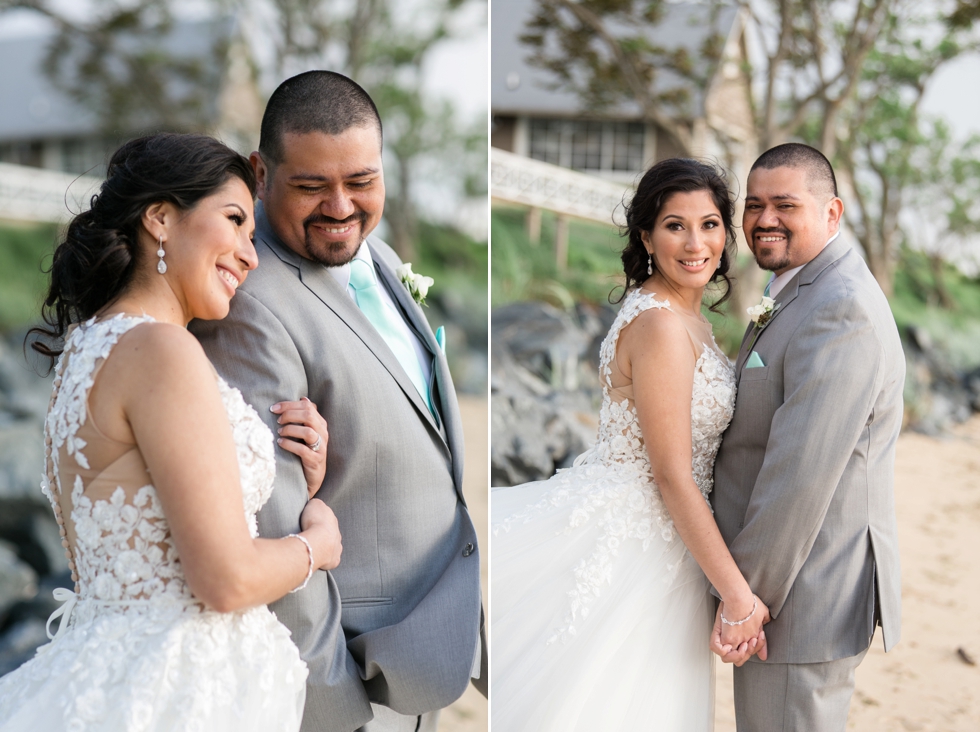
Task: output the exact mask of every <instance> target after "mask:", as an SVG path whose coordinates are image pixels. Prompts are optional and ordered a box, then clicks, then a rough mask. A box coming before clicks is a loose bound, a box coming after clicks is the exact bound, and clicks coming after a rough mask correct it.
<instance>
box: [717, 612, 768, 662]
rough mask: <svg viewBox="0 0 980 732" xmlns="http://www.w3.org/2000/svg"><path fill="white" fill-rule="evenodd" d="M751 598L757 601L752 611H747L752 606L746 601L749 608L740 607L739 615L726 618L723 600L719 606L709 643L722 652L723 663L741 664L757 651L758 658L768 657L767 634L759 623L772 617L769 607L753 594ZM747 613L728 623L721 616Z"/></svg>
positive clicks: (719, 652)
mask: <svg viewBox="0 0 980 732" xmlns="http://www.w3.org/2000/svg"><path fill="white" fill-rule="evenodd" d="M753 600H754V602H755V603H757V604H756V607H755V611H754V612H751V615H750V614H749V612H750V611H751V610H752V606H751V605H749V607H748V610H747V611H743V614H742V615H741V617H734V618H729V617H728V615H729V613H728V612H726V611H725V603H724V602H721V603H720V604H719V606H718V612H717V613H716V615H715V626H714V628H713V630H712V634H711V643H710V646H711V650H712V651H714V652H715V653H716V654H718V655H719V656H721V659H722V661H724V662H725V663H734V664H735V665H736V666H741V665H742V664H743V663H745V662H746V661H747V660H748V659H749V658H750V657H751V656H753V655H755V654H759V658H760V659H761V660H763V661H765V660H766V658H768V646H767V643H766V634H765V631H764V630H763V629H762V626H763V625H765V624H766V623H768V622H769V621H770V620H771V617H770V614H769V608H768V607H767V606H766V604H765V603H764V602H762V600H760V599H759V598H758V597H756V596H754V595H753ZM737 609H741V608H737ZM746 616H748V619H747V620H745V622H743V623H741V624H739V625H729V624H727V623H724V622H723V621H722V617H724V618H725V619H726V620H740V619H742V618H745V617H746Z"/></svg>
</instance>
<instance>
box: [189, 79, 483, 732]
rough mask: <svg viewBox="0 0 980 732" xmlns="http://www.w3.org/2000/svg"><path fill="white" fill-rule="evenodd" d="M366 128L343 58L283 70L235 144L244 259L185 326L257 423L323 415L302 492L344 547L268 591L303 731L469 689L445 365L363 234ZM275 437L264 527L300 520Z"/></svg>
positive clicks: (374, 723)
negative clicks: (246, 269)
mask: <svg viewBox="0 0 980 732" xmlns="http://www.w3.org/2000/svg"><path fill="white" fill-rule="evenodd" d="M381 145H382V132H381V120H380V118H379V116H378V111H377V109H376V107H375V106H374V102H373V101H372V100H371V98H370V97H369V96H368V95H367V93H366V92H365V91H364V90H363V89H362V88H361V87H360V86H358V85H357V84H355V83H354V82H353V81H351V80H350V79H348V78H347V77H344V76H341V75H340V74H335V73H332V72H329V71H310V72H307V73H304V74H300V75H299V76H295V77H293V78H291V79H288V80H287V81H285V82H283V83H282V85H280V87H279V88H278V89H277V90H276V91H275V93H273V95H272V97H271V98H270V100H269V104H268V106H267V108H266V111H265V115H264V117H263V119H262V130H261V140H260V142H259V150H258V152H253V153H252V156H251V160H252V164H253V166H254V167H255V171H256V176H257V178H258V196H259V198H260V199H261V201H262V202H261V204H260V205H259V206H257V207H256V232H255V248H256V251H257V252H258V256H259V262H260V266H259V268H258V269H257V270H255V271H254V272H253V273H251V275H250V276H249V277H248V280H247V281H246V282H245V283H244V284H243V285H242V287H241V289H240V290H239V292H238V294H237V296H236V297H235V298H233V299H232V303H231V312H230V314H229V315H228V317H227V318H225V319H224V320H222V321H212V322H201V321H197V322H196V324H195V327H194V332H195V334H196V335H197V336H198V337H199V338H200V339H201V342H202V343H203V344H204V347H205V350H206V351H207V353H208V356H210V358H211V360H212V361H213V362H214V365H215V367H216V368H217V369H218V371H219V372H220V373H221V374H222V375H223V376H224V377H225V378H226V379H227V380H228V381H229V382H230V383H231V384H232V385H233V386H237V387H238V388H239V389H241V391H242V394H243V395H244V397H245V400H246V401H247V402H249V403H250V404H252V405H253V406H254V407H255V408H256V409H257V410H258V412H259V414H261V415H264V419H265V420H266V422H267V424H268V425H269V426H270V427H271V428H272V429H273V430H275V429H276V428H277V427H279V425H278V424H277V420H276V415H275V414H273V413H271V412H270V406H271V405H273V404H275V403H276V402H280V401H284V400H297V399H299V398H300V397H303V396H307V397H309V398H310V399H311V400H312V401H313V402H314V403H315V404H316V405H317V406H318V407H319V410H320V413H321V414H322V415H323V416H324V418H325V419H326V421H327V425H328V428H329V430H330V440H329V453H328V457H327V473H326V478H325V480H324V482H323V486H322V488H321V489H320V492H319V493H318V494H317V495H318V497H320V498H322V499H323V500H324V501H325V502H326V503H327V504H328V505H330V507H331V508H332V509H333V511H334V513H336V515H337V519H338V522H339V524H340V530H341V533H342V534H343V542H344V553H343V558H342V560H341V563H340V566H339V567H337V569H335V570H333V571H332V572H330V573H327V572H316V573H315V576H314V577H313V579H311V580H310V582H309V585H308V586H307V587H306V588H305V589H304V590H302V591H300V592H297V593H295V594H289V595H287V596H286V597H284V598H283V599H282V600H280V601H278V602H276V603H273V604H272V609H273V610H274V611H275V613H276V615H277V616H278V617H279V619H280V620H281V621H282V622H283V623H284V624H285V625H286V626H287V627H288V628H289V629H290V630H291V632H292V638H293V641H295V642H296V644H297V646H299V650H300V654H301V655H302V657H303V659H304V660H305V661H306V663H307V665H308V666H309V671H310V675H309V678H308V679H307V695H306V711H305V715H304V718H303V727H302V729H303V732H352V731H353V730H362V731H363V732H417V731H420V730H425V731H429V732H431V731H433V730H435V728H436V721H437V717H438V710H439V709H440V708H442V707H444V706H447V705H449V704H450V703H452V702H453V701H455V700H456V699H457V698H458V697H459V696H460V695H461V694H462V693H463V692H464V691H465V689H466V686H467V684H468V683H469V681H470V678H471V677H479V678H480V679H481V680H483V682H482V683H483V684H484V686H483V687H482V689H481V690H482V691H483V693H484V694H485V693H486V691H485V689H486V687H485V679H486V678H487V674H486V653H485V650H484V649H485V644H483V643H482V642H481V622H482V621H481V600H480V560H479V552H478V550H477V548H476V541H477V540H476V532H475V531H474V528H473V524H472V522H471V521H470V517H469V513H468V511H467V509H466V502H465V500H464V499H463V494H462V476H463V462H462V460H463V434H462V427H461V422H460V415H459V408H458V405H457V403H456V395H455V392H454V390H453V383H452V380H451V378H450V375H449V368H448V366H447V364H446V358H445V355H444V354H443V352H442V350H441V348H440V347H439V345H438V344H437V342H436V339H435V337H434V336H433V334H432V331H431V330H430V328H429V326H428V324H427V323H426V320H425V316H424V314H423V313H422V310H421V308H420V307H419V306H418V305H417V304H416V303H415V302H414V301H413V299H412V296H411V295H410V294H409V291H408V290H407V288H406V287H405V285H403V284H402V283H401V282H400V281H399V279H398V277H397V276H396V275H395V269H396V267H398V266H399V265H400V264H401V262H400V260H399V259H398V257H397V256H396V255H395V253H394V252H393V251H392V250H391V249H390V248H389V247H388V246H387V245H386V244H385V243H384V242H382V241H380V240H379V239H376V238H375V237H373V236H370V234H371V232H372V231H373V230H374V228H375V227H376V226H377V225H378V222H379V221H380V219H381V213H382V209H383V208H384V198H385V188H384V175H383V170H382V164H381ZM276 454H277V461H276V471H277V475H276V484H275V490H274V492H273V494H272V497H271V499H270V500H269V502H268V504H266V506H265V507H264V508H263V509H262V510H261V511H260V512H259V516H258V522H259V533H260V534H261V535H262V536H266V537H280V536H285V535H287V534H289V533H292V532H296V531H299V526H298V521H299V515H300V513H301V511H302V510H303V506H304V505H305V503H306V500H307V489H306V481H305V479H304V476H303V471H302V467H301V464H300V462H299V461H298V460H296V459H295V456H293V455H291V454H289V453H287V452H286V451H284V450H282V449H277V451H276ZM481 657H482V666H483V668H482V670H481Z"/></svg>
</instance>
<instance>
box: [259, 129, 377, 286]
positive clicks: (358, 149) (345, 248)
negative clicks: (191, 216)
mask: <svg viewBox="0 0 980 732" xmlns="http://www.w3.org/2000/svg"><path fill="white" fill-rule="evenodd" d="M282 149H283V159H282V161H281V162H279V163H278V164H276V165H274V166H269V165H267V164H266V162H265V161H264V160H263V159H262V156H261V155H260V154H259V153H252V164H253V165H254V166H255V172H256V177H257V178H258V184H259V198H261V199H262V203H263V208H264V210H265V213H266V215H267V216H268V217H269V223H270V224H271V225H272V228H273V230H274V231H275V232H276V235H277V236H278V237H279V239H280V240H281V241H282V242H283V244H285V245H286V246H288V247H289V248H290V249H292V250H293V251H294V252H296V253H297V254H299V255H300V256H301V257H306V258H307V259H312V260H314V261H317V262H320V263H321V264H324V265H326V266H328V267H337V266H340V265H343V264H346V263H347V262H349V261H350V260H351V259H352V258H353V257H354V255H355V254H356V253H357V249H358V247H360V245H361V242H362V241H364V238H365V237H366V236H367V235H368V234H369V233H371V232H372V231H373V230H374V228H375V227H376V226H377V225H378V222H379V221H380V220H381V213H382V212H383V211H384V202H385V185H384V174H383V171H382V168H381V140H380V137H379V133H378V129H377V127H375V126H374V125H367V126H361V127H351V128H349V129H347V130H344V131H343V132H342V133H340V134H339V135H328V134H326V133H324V132H307V133H293V132H287V133H284V134H283V137H282Z"/></svg>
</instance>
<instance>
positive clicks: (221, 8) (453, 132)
mask: <svg viewBox="0 0 980 732" xmlns="http://www.w3.org/2000/svg"><path fill="white" fill-rule="evenodd" d="M465 2H466V0H418V2H415V3H413V4H412V5H411V7H410V8H409V7H408V6H407V4H406V3H404V2H398V1H397V0H360V1H359V2H355V3H340V2H336V1H334V0H206V2H203V3H201V5H200V7H202V8H204V9H205V10H207V11H208V12H210V14H211V16H212V17H213V18H215V19H216V20H215V21H214V23H215V24H217V25H222V24H223V25H224V26H228V27H229V28H230V26H231V24H232V22H231V20H230V19H231V18H236V17H237V18H252V19H255V20H256V21H257V22H259V23H263V24H264V25H263V27H267V28H269V29H270V31H271V32H270V33H269V34H268V35H269V37H270V38H271V39H272V40H273V42H274V44H275V58H274V59H273V65H274V67H275V68H274V69H273V70H272V74H271V76H273V77H274V81H275V83H278V81H280V80H282V79H283V78H286V77H288V76H290V75H292V74H295V73H299V72H301V71H305V70H307V69H312V68H330V69H334V70H336V71H339V72H341V73H345V74H347V75H348V76H350V77H351V78H353V79H355V80H356V81H358V82H359V83H360V84H361V85H362V86H364V87H365V89H367V90H368V92H369V93H370V94H371V95H372V97H373V98H374V99H375V102H376V103H377V105H378V108H379V111H380V113H381V117H382V120H383V121H384V123H385V140H386V149H387V151H388V152H389V153H390V155H391V160H390V161H389V163H393V164H392V165H390V166H389V169H388V171H387V172H388V176H387V182H388V189H387V192H388V195H387V203H386V215H385V219H386V221H387V222H388V224H389V226H390V229H391V242H390V243H391V244H392V246H393V247H394V248H395V249H396V250H397V251H398V253H399V254H400V255H401V256H402V257H403V258H404V259H407V260H411V259H412V257H413V256H414V252H415V242H416V239H417V236H418V231H417V229H418V226H417V224H418V221H417V218H418V214H417V210H418V201H417V200H416V188H417V176H418V169H419V167H420V166H422V165H424V164H425V163H424V161H426V160H428V161H430V162H431V161H432V160H434V159H438V160H441V161H442V162H443V166H442V168H443V170H442V171H440V175H441V177H442V178H443V179H444V180H448V181H454V186H455V188H456V190H457V191H459V192H462V193H464V194H465V193H468V192H469V190H470V188H471V187H472V186H471V184H472V181H473V180H474V177H475V176H477V175H478V174H479V173H480V171H482V176H483V177H484V178H485V177H486V152H485V147H486V129H485V125H481V126H480V127H479V129H477V128H471V129H460V122H459V121H458V119H457V118H456V114H455V110H454V108H453V105H452V103H451V102H448V101H445V100H432V99H429V98H428V95H427V94H426V93H425V90H424V89H423V84H422V82H423V79H422V75H423V66H424V64H425V62H426V59H427V57H428V54H429V53H430V51H431V50H432V49H433V48H434V47H435V46H436V44H437V43H438V42H439V41H441V40H443V39H445V38H449V37H451V36H452V35H453V34H454V33H456V32H457V31H458V28H457V27H456V26H457V24H458V18H459V16H460V15H461V10H462V9H463V6H464V4H465ZM471 2H472V0H471ZM477 2H479V0H477ZM172 5H173V3H172V2H170V0H91V8H90V9H89V11H88V12H87V13H86V14H85V18H84V20H79V19H76V18H75V17H74V16H72V15H70V14H66V13H65V12H63V9H64V4H63V3H60V2H56V0H0V10H3V9H7V8H14V7H17V8H27V9H31V10H34V11H36V12H39V13H41V14H43V15H44V16H46V17H48V18H49V19H50V20H51V21H52V22H53V23H54V25H55V28H56V34H55V36H54V38H53V39H52V42H51V45H50V51H49V53H48V58H47V62H46V71H47V73H48V75H49V76H50V78H51V79H52V81H53V82H54V84H55V85H56V86H57V87H59V88H60V89H62V90H63V91H65V92H66V93H67V94H68V95H69V96H70V97H71V98H73V99H74V100H75V101H77V102H78V103H80V104H81V105H82V106H84V107H86V108H88V109H90V110H92V111H93V112H95V114H96V115H98V118H99V119H100V121H101V125H102V127H103V129H104V130H105V131H106V132H107V134H108V135H110V136H113V137H117V138H118V137H121V136H125V135H128V134H132V133H133V132H134V131H137V130H146V129H168V130H175V131H211V128H212V126H213V118H214V112H215V105H216V104H217V100H218V97H219V90H220V88H221V85H222V81H223V76H222V75H223V72H224V69H225V68H226V66H227V62H226V59H227V54H228V36H229V34H228V33H224V34H222V33H216V34H214V40H215V42H214V44H213V46H212V47H211V48H210V49H209V50H208V51H207V53H205V54H204V55H201V56H198V57H190V58H189V57H187V55H186V53H182V52H181V49H180V48H179V47H178V46H175V45H174V44H173V43H171V42H170V41H171V39H170V36H169V35H168V34H169V33H170V31H171V30H172V29H173V27H174V23H175V18H174V15H173V10H172ZM484 22H485V21H484ZM257 72H258V70H257V69H253V70H252V71H251V73H253V74H255V73H257ZM269 91H271V89H269ZM481 148H484V149H481ZM484 185H485V184H484ZM468 186H469V188H468Z"/></svg>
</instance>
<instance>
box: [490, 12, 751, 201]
mask: <svg viewBox="0 0 980 732" xmlns="http://www.w3.org/2000/svg"><path fill="white" fill-rule="evenodd" d="M537 1H538V0H494V3H493V15H492V24H493V25H492V35H491V58H492V61H491V76H490V94H491V102H490V103H491V113H492V115H493V123H492V128H491V129H492V131H491V146H492V147H494V148H497V149H500V150H505V151H508V152H512V153H515V154H517V155H520V156H523V157H528V158H532V159H534V160H539V161H542V162H546V163H550V164H552V165H557V166H560V167H563V168H570V169H573V170H577V171H581V172H583V173H586V174H589V175H591V176H595V177H600V178H604V179H606V180H609V181H615V182H619V183H623V184H631V183H633V182H634V181H635V179H636V178H637V175H638V174H639V173H641V172H642V171H644V170H645V169H646V168H647V167H649V166H650V165H651V164H652V163H654V162H656V161H658V160H662V159H664V158H668V157H674V156H677V155H680V154H685V153H686V154H693V155H695V156H698V157H710V158H713V159H715V160H717V161H718V162H719V163H721V164H722V165H724V166H725V167H727V168H729V169H730V170H732V171H733V172H735V174H736V177H737V178H738V179H740V180H744V178H745V175H746V174H747V166H748V165H749V164H751V162H752V160H753V159H754V155H755V154H756V152H757V144H758V143H757V139H756V135H755V126H754V122H753V115H752V105H751V100H750V79H749V75H748V72H747V70H746V69H747V58H748V53H747V49H746V33H745V26H746V14H745V11H744V9H739V8H738V7H736V6H734V5H733V6H725V7H721V8H720V9H718V12H717V13H715V14H714V16H713V17H712V13H711V8H709V7H708V6H707V5H705V4H702V3H696V2H690V3H677V4H668V5H667V6H666V9H665V15H664V17H663V19H662V20H661V22H659V23H658V24H657V25H655V26H651V27H650V31H649V40H650V42H651V44H652V45H655V46H661V47H665V48H668V49H677V48H683V49H686V50H688V51H689V52H690V53H691V55H692V56H694V57H697V56H699V49H700V48H701V46H702V44H703V43H704V42H705V40H707V39H708V38H709V36H710V35H713V34H718V35H719V36H720V37H721V38H722V39H724V46H723V51H722V55H721V58H722V61H721V62H720V63H719V64H718V65H717V67H716V68H713V69H708V70H707V76H708V78H709V79H710V81H709V83H708V84H707V86H706V87H705V88H704V89H703V90H701V89H698V88H696V87H695V86H694V85H692V84H690V83H685V81H684V80H683V79H681V78H680V77H679V76H677V75H676V74H673V73H671V72H669V71H661V72H659V73H658V74H657V76H656V82H655V83H656V84H657V88H656V89H655V90H654V91H655V92H657V93H660V92H664V91H667V90H670V89H673V88H677V87H679V86H683V87H684V88H685V90H686V91H687V92H688V93H690V94H691V95H692V96H691V101H690V109H691V115H690V118H689V119H684V120H678V121H680V122H682V123H683V124H684V125H685V127H686V128H687V129H688V130H689V131H690V134H691V138H692V140H693V144H692V149H691V150H690V151H683V150H681V149H680V148H679V147H678V145H677V144H676V143H675V142H674V140H673V139H672V137H671V136H670V135H668V134H666V133H665V132H664V130H663V129H660V128H658V126H657V125H656V124H654V123H652V122H649V121H646V120H645V119H644V116H643V113H642V109H641V107H640V105H639V104H638V103H635V102H631V103H621V104H618V105H616V106H613V107H611V108H608V109H602V110H599V111H596V110H590V109H587V108H586V107H585V106H584V105H583V104H582V102H581V100H580V99H579V98H578V96H577V95H576V94H574V93H573V92H569V91H562V90H554V89H551V88H549V86H550V85H553V84H554V81H555V79H554V77H553V76H552V75H551V74H550V73H549V72H548V71H546V70H544V69H541V68H537V67H534V66H531V65H530V64H529V63H528V62H527V58H528V56H529V55H530V53H531V49H530V48H529V47H528V46H526V45H524V44H522V42H521V40H520V36H521V35H523V34H525V33H527V29H526V23H527V21H528V19H529V18H530V17H531V16H532V14H533V12H534V9H535V5H536V3H537ZM610 27H612V26H610Z"/></svg>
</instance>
